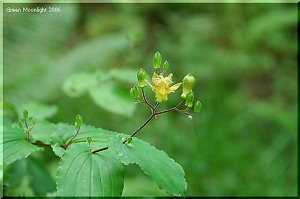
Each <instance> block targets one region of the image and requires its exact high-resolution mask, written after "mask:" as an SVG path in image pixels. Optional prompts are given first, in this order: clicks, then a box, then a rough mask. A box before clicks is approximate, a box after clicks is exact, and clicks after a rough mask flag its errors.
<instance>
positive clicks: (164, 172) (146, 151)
mask: <svg viewBox="0 0 300 199" xmlns="http://www.w3.org/2000/svg"><path fill="white" fill-rule="evenodd" d="M127 138H128V135H124V134H119V135H117V136H116V137H115V138H114V139H113V140H112V141H111V144H110V146H109V150H110V151H111V152H112V153H114V154H115V156H116V157H117V158H119V159H120V161H121V162H122V163H124V164H126V165H127V164H130V163H136V164H138V165H139V166H140V168H141V169H142V170H143V171H144V173H145V174H147V175H148V176H149V177H150V178H151V180H152V181H154V182H155V183H156V184H157V185H158V186H159V187H160V188H162V189H164V190H166V191H167V192H168V193H170V194H172V195H175V196H184V194H185V191H186V188H187V183H186V181H185V178H184V171H183V169H182V167H181V166H180V165H179V164H178V163H176V162H175V161H174V160H173V159H172V158H169V157H168V155H167V154H166V153H165V152H164V151H161V150H158V149H156V148H155V147H153V146H151V145H150V144H148V143H147V142H144V141H142V140H140V139H137V138H133V139H132V141H131V143H130V144H123V143H122V142H123V141H124V140H125V139H127Z"/></svg>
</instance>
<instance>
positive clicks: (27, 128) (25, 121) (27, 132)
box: [24, 118, 30, 142]
mask: <svg viewBox="0 0 300 199" xmlns="http://www.w3.org/2000/svg"><path fill="white" fill-rule="evenodd" d="M24 124H25V127H26V130H25V132H26V134H27V141H28V142H30V139H29V127H28V124H27V119H26V118H24Z"/></svg>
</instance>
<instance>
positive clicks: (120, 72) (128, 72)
mask: <svg viewBox="0 0 300 199" xmlns="http://www.w3.org/2000/svg"><path fill="white" fill-rule="evenodd" d="M137 72H138V70H133V69H113V70H111V71H110V75H111V76H112V77H113V78H116V79H118V80H121V81H124V82H128V83H132V84H137V76H136V74H137Z"/></svg>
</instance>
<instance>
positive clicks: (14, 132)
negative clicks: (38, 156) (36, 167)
mask: <svg viewBox="0 0 300 199" xmlns="http://www.w3.org/2000/svg"><path fill="white" fill-rule="evenodd" d="M1 132H2V130H1ZM1 138H2V136H1ZM0 144H3V154H4V164H11V163H13V162H14V161H16V160H18V159H22V158H26V157H27V156H29V155H30V154H31V153H33V152H34V151H38V150H40V148H39V147H37V146H35V145H33V144H30V143H28V142H27V141H26V133H24V132H23V131H22V130H21V129H20V128H19V127H4V128H3V140H2V139H1V140H0ZM1 152H2V149H1Z"/></svg>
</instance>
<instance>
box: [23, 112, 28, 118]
mask: <svg viewBox="0 0 300 199" xmlns="http://www.w3.org/2000/svg"><path fill="white" fill-rule="evenodd" d="M23 117H24V119H27V118H28V111H27V110H24V111H23Z"/></svg>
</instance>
